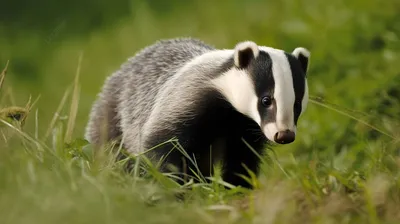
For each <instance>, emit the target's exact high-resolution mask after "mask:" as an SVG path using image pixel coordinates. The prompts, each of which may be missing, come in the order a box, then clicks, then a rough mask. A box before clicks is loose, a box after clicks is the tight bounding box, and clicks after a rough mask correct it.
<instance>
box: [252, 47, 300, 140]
mask: <svg viewBox="0 0 400 224" xmlns="http://www.w3.org/2000/svg"><path fill="white" fill-rule="evenodd" d="M260 49H261V50H263V51H265V52H267V53H268V54H269V56H270V57H271V60H272V75H273V78H274V82H275V88H274V99H275V106H276V108H274V109H275V110H276V117H275V119H271V118H269V120H272V121H273V122H269V123H267V124H265V127H261V128H262V130H263V131H264V134H265V135H266V136H267V138H268V139H269V140H271V141H274V136H275V134H276V133H277V132H279V131H285V130H290V131H293V132H295V133H296V126H295V124H294V111H293V106H294V102H295V92H294V86H293V79H292V71H291V69H290V64H289V61H288V60H287V58H286V55H285V53H284V51H282V50H279V49H274V48H269V47H260ZM303 102H304V100H303Z"/></svg>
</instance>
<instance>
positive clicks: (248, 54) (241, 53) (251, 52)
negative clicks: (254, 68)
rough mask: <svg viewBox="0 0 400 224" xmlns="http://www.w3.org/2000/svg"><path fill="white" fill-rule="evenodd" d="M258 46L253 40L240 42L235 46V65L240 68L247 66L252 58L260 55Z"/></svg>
mask: <svg viewBox="0 0 400 224" xmlns="http://www.w3.org/2000/svg"><path fill="white" fill-rule="evenodd" d="M258 53H259V50H258V46H257V44H256V43H254V42H252V41H244V42H241V43H238V44H237V45H236V47H235V57H234V60H235V66H236V67H238V68H245V67H247V66H248V65H249V64H250V62H251V60H253V59H255V58H257V57H258Z"/></svg>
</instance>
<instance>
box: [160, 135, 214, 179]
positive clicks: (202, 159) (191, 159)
mask: <svg viewBox="0 0 400 224" xmlns="http://www.w3.org/2000/svg"><path fill="white" fill-rule="evenodd" d="M181 146H182V147H180V148H181V149H180V150H182V149H183V150H185V153H182V152H181V151H180V150H178V149H177V148H175V149H172V148H173V147H168V146H163V147H160V148H157V149H156V150H157V155H156V156H155V157H153V158H155V159H156V160H154V161H155V162H157V160H159V159H160V158H161V157H162V156H165V155H167V156H165V157H164V158H163V161H162V163H161V166H160V170H161V172H164V173H168V172H171V171H174V173H175V172H176V173H175V176H177V177H178V178H179V179H178V180H176V181H177V182H178V183H179V184H181V185H182V184H184V183H186V182H188V181H189V180H190V179H193V181H194V182H195V183H199V182H203V181H206V182H209V181H210V180H209V178H207V177H211V176H212V175H213V173H214V169H213V166H212V165H213V162H212V159H213V155H212V154H211V152H210V150H207V149H206V147H201V146H199V145H198V144H192V143H190V144H189V143H186V144H181Z"/></svg>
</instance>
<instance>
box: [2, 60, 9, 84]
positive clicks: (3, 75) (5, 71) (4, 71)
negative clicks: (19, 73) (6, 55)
mask: <svg viewBox="0 0 400 224" xmlns="http://www.w3.org/2000/svg"><path fill="white" fill-rule="evenodd" d="M9 62H10V60H8V61H7V63H6V67H5V68H4V69H3V71H2V72H1V75H0V89H1V87H2V86H3V83H4V79H5V78H6V74H7V69H8V64H9Z"/></svg>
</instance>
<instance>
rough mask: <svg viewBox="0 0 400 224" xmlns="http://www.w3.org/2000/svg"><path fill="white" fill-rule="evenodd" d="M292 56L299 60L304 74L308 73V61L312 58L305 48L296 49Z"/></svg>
mask: <svg viewBox="0 0 400 224" xmlns="http://www.w3.org/2000/svg"><path fill="white" fill-rule="evenodd" d="M292 54H293V55H294V56H295V57H296V58H297V60H299V62H300V64H301V68H302V69H303V71H304V73H307V69H308V59H309V58H310V52H309V51H308V50H307V49H305V48H303V47H298V48H296V49H294V51H293V53H292Z"/></svg>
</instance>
